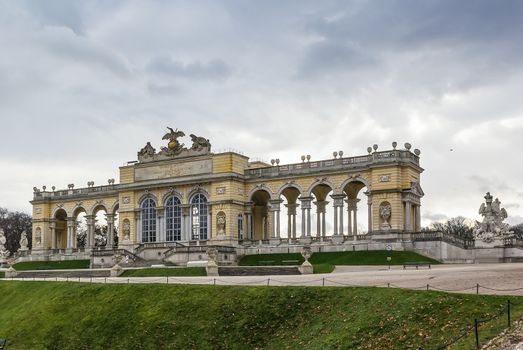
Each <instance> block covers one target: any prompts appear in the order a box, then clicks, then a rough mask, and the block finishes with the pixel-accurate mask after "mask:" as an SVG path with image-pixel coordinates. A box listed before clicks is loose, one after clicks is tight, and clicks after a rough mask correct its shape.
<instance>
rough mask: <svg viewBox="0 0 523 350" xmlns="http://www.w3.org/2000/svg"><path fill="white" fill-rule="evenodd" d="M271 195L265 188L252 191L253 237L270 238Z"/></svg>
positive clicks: (258, 238)
mask: <svg viewBox="0 0 523 350" xmlns="http://www.w3.org/2000/svg"><path fill="white" fill-rule="evenodd" d="M270 200H271V195H270V193H269V192H267V190H265V189H259V190H256V191H254V192H253V193H252V195H251V197H250V202H251V203H252V239H255V240H260V239H269V208H270Z"/></svg>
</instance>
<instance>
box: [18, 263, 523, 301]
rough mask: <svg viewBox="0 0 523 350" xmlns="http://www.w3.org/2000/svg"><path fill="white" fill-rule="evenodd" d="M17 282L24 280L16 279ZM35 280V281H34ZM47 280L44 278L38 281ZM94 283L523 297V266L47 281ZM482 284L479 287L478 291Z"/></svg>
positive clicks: (354, 268) (339, 269) (364, 268)
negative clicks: (368, 289) (335, 288)
mask: <svg viewBox="0 0 523 350" xmlns="http://www.w3.org/2000/svg"><path fill="white" fill-rule="evenodd" d="M15 280H23V279H16V278H15ZM31 280H33V279H32V278H31ZM37 280H43V279H37ZM45 280H47V281H77V282H88V283H90V282H92V283H163V284H165V283H169V284H204V285H213V284H216V285H261V286H267V285H270V286H377V287H391V288H407V289H419V290H426V289H427V285H428V288H429V289H430V290H442V291H448V292H458V293H473V294H475V293H477V292H479V293H480V294H502V295H523V263H514V264H476V265H434V266H432V268H431V269H429V268H427V267H420V268H419V269H418V270H416V268H415V267H408V268H407V269H406V270H404V269H403V266H392V267H391V269H390V270H389V268H388V266H339V267H337V268H336V269H335V271H334V272H333V273H331V274H318V275H286V276H219V277H130V278H127V277H111V278H109V277H107V278H103V277H98V278H94V277H93V278H68V279H66V278H47V279H45ZM478 285H479V288H478Z"/></svg>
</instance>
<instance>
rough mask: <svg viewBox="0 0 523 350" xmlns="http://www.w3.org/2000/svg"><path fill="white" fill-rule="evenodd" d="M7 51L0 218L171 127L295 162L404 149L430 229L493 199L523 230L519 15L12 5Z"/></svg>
mask: <svg viewBox="0 0 523 350" xmlns="http://www.w3.org/2000/svg"><path fill="white" fill-rule="evenodd" d="M0 48H1V51H0V53H1V54H0V120H1V125H0V130H1V133H0V146H1V152H0V206H1V207H7V208H9V209H12V210H22V211H27V212H30V204H29V202H28V201H29V200H31V198H32V188H33V187H34V186H37V187H41V186H42V185H47V187H48V188H50V187H51V186H53V185H54V186H57V188H66V187H67V184H69V183H75V184H76V187H84V186H85V185H86V183H87V181H91V180H92V181H95V183H96V184H105V183H106V182H107V179H108V178H118V166H120V165H122V164H124V163H125V162H126V161H129V160H134V159H136V152H137V151H138V150H139V149H140V148H141V147H143V146H144V144H145V143H146V142H147V141H151V142H152V144H153V145H154V146H155V147H157V148H159V147H160V146H161V145H162V141H161V137H162V136H163V134H164V132H165V131H166V130H165V128H166V126H172V127H173V128H179V129H181V130H184V131H185V132H186V134H187V135H189V134H190V133H194V134H197V135H199V136H205V137H207V138H209V139H210V140H211V143H212V145H213V148H214V150H219V149H225V148H233V149H237V150H240V151H241V152H243V153H244V154H245V155H247V156H249V157H251V158H261V159H266V160H270V159H271V158H280V159H281V161H282V162H283V163H287V162H299V161H300V156H301V155H302V154H310V155H311V156H312V159H313V160H319V159H324V158H330V157H332V152H333V151H339V150H343V151H344V152H345V155H361V154H366V148H367V147H368V146H371V145H373V144H375V143H377V144H378V145H379V147H380V149H381V150H383V149H389V148H391V146H390V144H391V142H392V141H397V142H398V143H399V144H400V145H403V143H404V142H407V141H408V142H410V143H412V144H413V146H414V147H416V148H419V149H421V152H422V153H421V162H422V163H421V164H422V166H423V167H424V168H425V172H424V173H423V175H422V180H421V184H422V187H423V189H424V191H425V193H426V196H425V197H424V198H423V201H422V204H423V207H422V215H423V223H424V224H428V223H429V222H430V221H432V220H436V219H438V220H442V219H444V218H446V217H453V216H457V215H463V216H466V217H469V218H475V219H479V217H478V215H477V210H478V208H479V205H480V204H481V202H482V201H483V196H484V194H485V192H486V191H490V192H491V193H492V194H493V195H494V196H495V197H499V198H500V200H501V202H502V206H504V207H505V208H506V209H507V211H508V213H509V219H510V222H511V223H518V222H522V221H523V176H522V175H523V159H522V156H521V155H520V152H521V149H522V147H521V143H520V142H521V140H522V137H523V79H522V78H523V66H522V63H521V62H523V2H522V1H510V0H504V1H490V0H489V1H456V0H449V1H444V0H438V1H420V0H413V1H407V0H403V1H393V0H387V1H385V0H383V1H347V0H344V1H281V0H278V1H240V0H238V1H216V0H212V1H72V0H63V1H52V0H49V1H38V0H34V1H7V0H5V1H4V0H0ZM187 141H188V143H190V142H189V140H187Z"/></svg>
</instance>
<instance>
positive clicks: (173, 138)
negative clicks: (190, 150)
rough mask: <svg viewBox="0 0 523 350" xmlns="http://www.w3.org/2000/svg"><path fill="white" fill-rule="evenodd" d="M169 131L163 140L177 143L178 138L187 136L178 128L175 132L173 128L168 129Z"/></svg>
mask: <svg viewBox="0 0 523 350" xmlns="http://www.w3.org/2000/svg"><path fill="white" fill-rule="evenodd" d="M167 129H169V132H168V133H167V134H165V135H164V137H162V140H169V141H176V139H177V138H178V137H184V136H185V133H184V132H183V131H178V128H176V130H173V128H170V127H167Z"/></svg>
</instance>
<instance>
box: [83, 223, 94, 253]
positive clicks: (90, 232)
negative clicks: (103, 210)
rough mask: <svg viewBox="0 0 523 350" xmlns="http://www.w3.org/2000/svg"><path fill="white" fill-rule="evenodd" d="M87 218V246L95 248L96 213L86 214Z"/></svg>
mask: <svg viewBox="0 0 523 350" xmlns="http://www.w3.org/2000/svg"><path fill="white" fill-rule="evenodd" d="M85 218H86V219H87V239H86V248H89V249H92V248H94V223H95V216H94V215H86V216H85Z"/></svg>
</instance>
